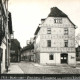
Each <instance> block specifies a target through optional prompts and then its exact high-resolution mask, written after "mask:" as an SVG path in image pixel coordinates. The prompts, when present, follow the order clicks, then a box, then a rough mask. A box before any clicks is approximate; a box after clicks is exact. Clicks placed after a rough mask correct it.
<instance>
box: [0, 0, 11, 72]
mask: <svg viewBox="0 0 80 80" xmlns="http://www.w3.org/2000/svg"><path fill="white" fill-rule="evenodd" d="M7 5H8V1H7V0H0V49H1V53H0V54H1V59H2V62H1V64H2V66H1V68H0V69H1V72H2V73H3V72H4V71H6V70H7V69H8V67H9V65H10V45H11V43H10V39H11V34H12V20H11V13H10V12H9V11H8V6H7Z"/></svg>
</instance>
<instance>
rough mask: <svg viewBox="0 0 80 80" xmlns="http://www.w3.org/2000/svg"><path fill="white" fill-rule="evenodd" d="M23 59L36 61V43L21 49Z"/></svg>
mask: <svg viewBox="0 0 80 80" xmlns="http://www.w3.org/2000/svg"><path fill="white" fill-rule="evenodd" d="M21 60H22V61H34V45H33V44H29V45H28V46H25V47H24V48H23V49H22V50H21Z"/></svg>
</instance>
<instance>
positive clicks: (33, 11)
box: [9, 0, 80, 47]
mask: <svg viewBox="0 0 80 80" xmlns="http://www.w3.org/2000/svg"><path fill="white" fill-rule="evenodd" d="M55 6H56V7H58V8H59V9H60V10H62V11H63V12H64V13H66V14H67V15H68V16H69V18H70V19H71V21H72V22H73V23H74V24H75V25H76V26H77V27H78V28H77V29H76V34H78V33H79V31H80V0H9V11H10V12H11V13H12V25H13V30H14V38H17V39H18V40H19V41H20V44H21V46H22V47H24V46H26V41H27V40H29V39H30V38H31V37H34V33H35V30H36V28H37V27H38V25H39V24H40V23H41V19H42V18H46V17H47V16H48V14H49V13H50V8H51V7H55Z"/></svg>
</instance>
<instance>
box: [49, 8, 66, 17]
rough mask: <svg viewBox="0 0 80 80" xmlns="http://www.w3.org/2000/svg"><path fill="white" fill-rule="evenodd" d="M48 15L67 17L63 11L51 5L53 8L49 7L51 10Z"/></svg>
mask: <svg viewBox="0 0 80 80" xmlns="http://www.w3.org/2000/svg"><path fill="white" fill-rule="evenodd" d="M48 17H67V15H66V14H65V13H63V12H62V11H61V10H60V9H58V8H57V7H53V8H51V12H50V14H49V15H48Z"/></svg>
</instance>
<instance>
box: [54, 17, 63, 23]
mask: <svg viewBox="0 0 80 80" xmlns="http://www.w3.org/2000/svg"><path fill="white" fill-rule="evenodd" d="M54 23H59V24H61V23H62V18H56V19H54Z"/></svg>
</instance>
